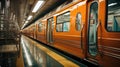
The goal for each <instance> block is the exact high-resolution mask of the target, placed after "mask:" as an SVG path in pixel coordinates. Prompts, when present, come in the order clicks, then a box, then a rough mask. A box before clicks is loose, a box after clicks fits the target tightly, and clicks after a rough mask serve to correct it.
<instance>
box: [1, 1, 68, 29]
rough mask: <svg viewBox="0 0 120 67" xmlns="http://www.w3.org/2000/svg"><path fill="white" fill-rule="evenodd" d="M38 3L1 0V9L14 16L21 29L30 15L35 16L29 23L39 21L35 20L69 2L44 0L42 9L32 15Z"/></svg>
mask: <svg viewBox="0 0 120 67" xmlns="http://www.w3.org/2000/svg"><path fill="white" fill-rule="evenodd" d="M37 1H38V0H0V2H1V3H0V4H1V6H0V8H1V10H2V9H5V10H8V12H9V15H8V16H9V17H12V16H13V14H14V15H15V18H16V19H17V22H18V25H19V27H20V28H21V27H22V26H23V24H24V23H25V21H26V20H27V18H28V16H29V15H32V16H33V18H32V19H31V20H30V21H29V22H30V23H32V22H33V21H35V20H37V19H35V18H36V17H38V16H42V15H45V14H46V13H48V12H50V11H51V10H52V9H55V8H56V7H57V6H59V5H60V4H62V3H64V2H65V1H67V0H44V4H43V5H42V7H41V8H40V9H39V10H38V11H37V12H36V13H32V10H33V8H34V6H35V4H36V3H37ZM8 19H9V18H8Z"/></svg>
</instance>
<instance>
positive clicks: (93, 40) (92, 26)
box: [88, 2, 98, 56]
mask: <svg viewBox="0 0 120 67" xmlns="http://www.w3.org/2000/svg"><path fill="white" fill-rule="evenodd" d="M97 19H98V3H97V2H94V3H92V4H91V6H90V15H89V30H88V31H89V35H88V36H89V38H88V43H89V45H88V50H89V53H90V55H92V56H96V54H97V24H98V20H97Z"/></svg>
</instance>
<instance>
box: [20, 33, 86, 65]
mask: <svg viewBox="0 0 120 67" xmlns="http://www.w3.org/2000/svg"><path fill="white" fill-rule="evenodd" d="M21 45H22V53H23V60H24V67H87V66H86V65H84V64H81V63H79V62H77V61H75V60H74V59H72V58H70V57H68V56H66V55H63V54H62V53H59V52H57V51H55V50H54V49H51V48H49V47H46V46H44V45H43V44H41V43H38V42H36V41H34V40H33V39H31V38H29V37H26V36H24V35H22V36H21Z"/></svg>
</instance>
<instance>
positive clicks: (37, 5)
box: [32, 0, 44, 13]
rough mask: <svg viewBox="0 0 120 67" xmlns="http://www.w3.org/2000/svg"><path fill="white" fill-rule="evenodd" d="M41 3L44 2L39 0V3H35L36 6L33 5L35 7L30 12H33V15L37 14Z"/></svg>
mask: <svg viewBox="0 0 120 67" xmlns="http://www.w3.org/2000/svg"><path fill="white" fill-rule="evenodd" d="M43 2H44V1H43V0H39V1H38V2H37V4H36V5H35V7H34V8H33V10H32V12H33V13H35V12H37V11H38V9H39V8H40V7H41V6H42V4H43Z"/></svg>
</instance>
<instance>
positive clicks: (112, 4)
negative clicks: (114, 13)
mask: <svg viewBox="0 0 120 67" xmlns="http://www.w3.org/2000/svg"><path fill="white" fill-rule="evenodd" d="M116 4H117V3H111V4H108V6H109V7H110V6H114V5H116Z"/></svg>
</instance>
